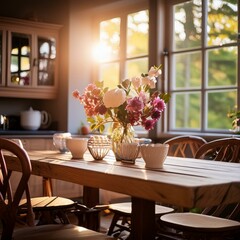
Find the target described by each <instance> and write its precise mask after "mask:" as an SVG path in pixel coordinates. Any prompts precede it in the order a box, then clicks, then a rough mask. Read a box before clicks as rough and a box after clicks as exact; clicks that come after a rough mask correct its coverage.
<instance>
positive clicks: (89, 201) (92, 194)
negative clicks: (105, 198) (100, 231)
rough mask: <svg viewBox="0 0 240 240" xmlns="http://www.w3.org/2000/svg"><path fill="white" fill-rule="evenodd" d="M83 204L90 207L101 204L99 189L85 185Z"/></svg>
mask: <svg viewBox="0 0 240 240" xmlns="http://www.w3.org/2000/svg"><path fill="white" fill-rule="evenodd" d="M83 204H84V205H86V206H87V207H89V208H91V207H94V206H96V205H97V204H99V189H98V188H93V187H87V186H83Z"/></svg>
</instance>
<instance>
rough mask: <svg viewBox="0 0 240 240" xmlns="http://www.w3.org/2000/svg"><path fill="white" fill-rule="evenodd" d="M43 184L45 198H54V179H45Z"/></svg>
mask: <svg viewBox="0 0 240 240" xmlns="http://www.w3.org/2000/svg"><path fill="white" fill-rule="evenodd" d="M42 183H43V196H48V197H52V196H53V191H52V179H51V178H47V177H43V178H42Z"/></svg>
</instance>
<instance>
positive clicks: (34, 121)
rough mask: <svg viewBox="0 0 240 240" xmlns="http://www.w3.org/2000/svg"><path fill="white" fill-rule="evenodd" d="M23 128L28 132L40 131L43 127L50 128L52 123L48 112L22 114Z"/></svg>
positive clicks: (30, 110) (32, 111)
mask: <svg viewBox="0 0 240 240" xmlns="http://www.w3.org/2000/svg"><path fill="white" fill-rule="evenodd" d="M20 118H21V119H20V123H21V127H22V128H24V129H26V130H38V129H39V128H40V127H41V126H42V125H43V126H45V127H46V126H47V125H48V126H49V125H50V123H51V119H50V115H49V114H48V113H47V112H46V111H37V110H33V109H32V107H30V109H29V110H27V111H23V112H21V113H20Z"/></svg>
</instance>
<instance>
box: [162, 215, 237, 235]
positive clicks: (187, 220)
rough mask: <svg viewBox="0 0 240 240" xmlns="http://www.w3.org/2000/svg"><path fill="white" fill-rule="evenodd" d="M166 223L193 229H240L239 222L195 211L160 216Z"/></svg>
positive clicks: (215, 230)
mask: <svg viewBox="0 0 240 240" xmlns="http://www.w3.org/2000/svg"><path fill="white" fill-rule="evenodd" d="M161 221H162V222H164V223H165V224H166V225H167V224H171V225H175V226H180V227H181V229H183V230H184V229H185V230H194V231H214V232H217V231H226V230H235V229H239V230H240V222H238V221H233V220H229V219H225V218H219V217H214V216H210V215H204V214H196V213H173V214H166V215H163V216H162V217H161Z"/></svg>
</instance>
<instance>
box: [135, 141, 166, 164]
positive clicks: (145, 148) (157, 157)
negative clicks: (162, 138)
mask: <svg viewBox="0 0 240 240" xmlns="http://www.w3.org/2000/svg"><path fill="white" fill-rule="evenodd" d="M140 149H141V154H142V158H143V159H144V161H145V167H147V168H162V167H163V164H164V161H165V159H166V157H167V154H168V149H169V145H168V144H161V143H157V144H142V145H141V146H140Z"/></svg>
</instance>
